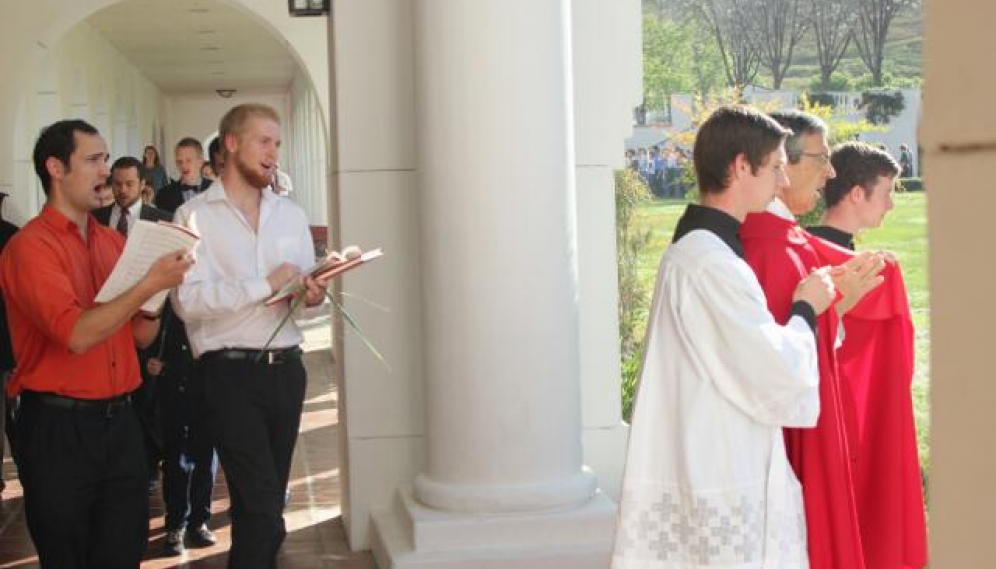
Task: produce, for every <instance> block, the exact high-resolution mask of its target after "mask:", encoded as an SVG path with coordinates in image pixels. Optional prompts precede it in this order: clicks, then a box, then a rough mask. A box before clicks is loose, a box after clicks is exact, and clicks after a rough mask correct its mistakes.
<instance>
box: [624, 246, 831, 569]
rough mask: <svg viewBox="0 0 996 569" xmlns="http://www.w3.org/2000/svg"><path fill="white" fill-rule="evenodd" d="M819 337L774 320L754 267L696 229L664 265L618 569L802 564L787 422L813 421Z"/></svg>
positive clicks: (802, 325) (629, 465)
mask: <svg viewBox="0 0 996 569" xmlns="http://www.w3.org/2000/svg"><path fill="white" fill-rule="evenodd" d="M816 358H817V355H816V340H815V337H814V334H813V331H812V329H811V328H810V327H809V326H808V325H807V324H806V322H805V320H804V319H803V318H801V317H799V316H794V317H792V318H791V319H790V320H789V322H788V324H787V325H786V326H780V325H778V324H777V323H776V322H775V320H774V318H773V317H772V316H771V313H770V312H769V311H768V308H767V303H766V302H765V297H764V292H763V291H762V290H761V286H760V284H759V283H758V281H757V278H756V277H755V276H754V273H753V272H752V271H751V269H750V267H749V266H748V265H747V263H746V262H744V261H743V260H742V259H740V258H739V257H738V256H737V255H736V254H735V253H734V252H733V251H732V250H731V249H730V248H729V247H728V246H727V245H726V244H725V243H724V242H723V241H722V240H721V239H720V238H719V237H717V236H716V235H715V234H713V233H712V232H710V231H707V230H703V229H696V230H693V231H691V232H689V233H688V234H687V235H685V236H684V237H683V238H681V239H680V240H679V241H678V242H677V243H675V244H673V245H672V246H671V247H670V248H669V249H668V251H667V253H666V254H665V255H664V258H663V260H662V261H661V267H660V271H659V272H658V276H657V284H656V288H655V292H654V302H653V305H652V308H651V313H650V319H649V322H648V325H647V334H646V353H645V355H644V360H643V367H642V370H641V373H640V386H639V392H638V394H637V399H636V408H635V412H634V414H633V424H632V428H631V431H630V439H629V451H628V452H629V454H628V459H627V462H626V472H625V475H624V478H623V492H622V500H621V503H620V520H619V527H618V530H617V534H616V543H615V551H614V553H613V558H612V567H613V568H615V569H636V568H640V569H651V568H654V569H657V568H668V569H678V568H683V569H684V568H693V567H694V568H700V567H708V568H716V569H719V568H722V569H760V568H764V569H799V568H808V566H809V563H808V559H807V555H806V525H805V523H806V522H805V515H804V511H803V504H802V492H801V487H800V485H799V481H798V479H797V478H796V477H795V474H794V473H793V472H792V468H791V466H790V465H789V463H788V460H787V458H786V456H785V443H784V440H783V438H782V427H812V426H814V425H815V424H816V419H817V417H818V415H819V388H818V384H819V372H818V369H817V359H816Z"/></svg>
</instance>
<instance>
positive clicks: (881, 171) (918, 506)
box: [809, 142, 927, 569]
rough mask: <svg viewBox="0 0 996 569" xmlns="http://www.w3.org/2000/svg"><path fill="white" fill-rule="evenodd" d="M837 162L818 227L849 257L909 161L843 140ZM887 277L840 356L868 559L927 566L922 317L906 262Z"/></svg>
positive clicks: (883, 566)
mask: <svg viewBox="0 0 996 569" xmlns="http://www.w3.org/2000/svg"><path fill="white" fill-rule="evenodd" d="M830 161H831V163H832V164H833V168H834V170H835V171H836V172H837V177H836V178H834V179H832V180H830V181H828V182H827V186H826V189H825V190H824V192H823V199H824V202H825V204H826V208H827V209H826V213H825V214H824V215H823V220H822V225H819V226H816V227H810V228H809V232H810V233H812V234H813V235H816V236H818V237H820V238H822V239H823V240H825V241H821V240H820V239H817V240H814V241H813V242H812V244H813V246H814V248H816V250H817V253H818V254H819V255H820V256H821V257H822V258H823V259H824V260H825V261H826V262H830V263H843V262H846V261H847V260H848V259H850V258H852V257H853V256H854V253H853V252H852V251H853V250H854V235H855V234H856V233H857V232H859V231H862V230H865V229H870V228H873V227H878V226H879V225H881V224H882V220H883V219H884V218H885V216H886V214H888V213H889V211H890V210H892V205H893V204H892V190H893V187H894V186H895V184H896V177H897V176H898V175H899V174H900V169H901V167H900V165H899V164H897V163H896V161H895V160H894V159H893V158H892V157H891V156H889V154H887V153H886V152H883V151H881V150H879V149H877V148H875V147H874V146H871V145H869V144H865V143H862V142H848V143H846V144H842V145H840V146H838V147H837V148H835V149H834V152H833V156H832V157H831V159H830ZM827 242H829V243H827ZM831 244H832V245H831ZM834 245H837V246H836V247H835V246H834ZM882 276H883V277H884V278H885V282H884V283H883V285H882V286H881V287H880V288H878V289H876V290H875V291H872V292H871V293H869V294H868V295H867V296H866V297H865V298H863V299H861V302H859V303H858V304H857V305H856V306H855V307H854V308H852V309H851V310H850V311H849V312H848V313H847V316H845V317H844V318H843V325H844V328H845V329H846V330H847V334H846V336H845V338H844V343H843V345H841V347H840V348H839V349H838V350H837V360H838V362H839V366H840V376H841V380H842V382H843V383H844V384H846V385H847V386H848V387H849V391H850V393H851V395H852V397H853V399H854V405H855V410H856V416H857V421H856V426H857V429H856V441H855V442H856V444H855V445H854V446H855V448H856V450H857V454H858V460H857V462H856V463H855V468H854V471H853V474H854V490H855V498H856V501H857V508H858V520H859V522H860V523H861V544H862V546H863V547H864V551H865V565H866V567H867V568H868V569H918V568H920V567H923V566H924V565H926V564H927V529H926V520H925V516H924V506H923V486H922V479H921V477H920V461H919V457H918V456H917V454H918V453H917V442H916V424H915V423H914V420H913V398H912V393H911V386H912V382H913V361H914V354H913V339H914V338H913V318H912V316H911V315H910V305H909V299H908V297H907V295H906V285H905V284H904V282H903V273H902V269H900V268H899V264H898V263H897V262H896V261H895V260H892V261H891V262H889V263H888V264H887V266H886V268H885V270H884V271H883V272H882Z"/></svg>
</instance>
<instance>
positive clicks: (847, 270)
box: [792, 251, 895, 316]
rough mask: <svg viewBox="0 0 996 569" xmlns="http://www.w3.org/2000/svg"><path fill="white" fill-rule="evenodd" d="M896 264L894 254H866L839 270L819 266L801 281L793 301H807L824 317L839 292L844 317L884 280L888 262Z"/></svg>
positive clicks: (840, 306) (839, 306) (838, 306)
mask: <svg viewBox="0 0 996 569" xmlns="http://www.w3.org/2000/svg"><path fill="white" fill-rule="evenodd" d="M887 260H888V261H893V262H894V261H895V258H894V257H893V256H892V254H891V253H882V252H878V251H865V252H863V253H858V254H857V255H855V256H854V257H853V258H851V259H850V260H849V261H847V262H846V263H844V264H841V265H837V266H836V267H820V268H818V269H813V270H812V272H810V274H809V275H808V276H807V277H806V278H804V279H803V280H802V281H800V282H799V286H798V287H796V292H795V294H794V295H793V298H792V300H793V301H796V300H804V301H806V302H808V303H809V304H810V305H811V306H812V307H813V309H814V310H815V312H816V313H817V314H822V313H823V311H824V310H826V309H827V308H828V307H829V306H830V304H832V302H833V299H834V298H835V294H836V292H840V295H841V298H840V300H839V301H838V302H837V304H836V309H837V313H838V314H839V315H841V316H843V315H844V314H846V313H847V312H848V311H849V310H851V309H852V308H854V306H855V305H856V304H857V303H858V301H859V300H861V299H862V298H864V296H865V295H866V294H868V293H869V292H871V291H872V290H874V289H875V287H877V286H878V285H880V284H882V281H884V280H885V277H883V276H882V275H881V274H880V273H881V272H882V270H883V269H885V263H886V261H887Z"/></svg>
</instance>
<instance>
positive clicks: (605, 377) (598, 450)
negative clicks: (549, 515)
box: [571, 0, 643, 499]
mask: <svg viewBox="0 0 996 569" xmlns="http://www.w3.org/2000/svg"><path fill="white" fill-rule="evenodd" d="M571 9H572V21H571V24H572V30H571V36H572V47H573V58H572V65H573V78H574V127H575V148H576V153H575V180H576V189H577V192H576V195H577V249H578V293H579V295H578V316H579V318H578V334H579V337H580V348H581V349H580V353H581V356H580V358H581V361H580V367H579V369H580V370H581V411H582V422H583V426H584V431H583V437H584V438H583V445H584V461H585V464H587V465H588V466H590V467H592V469H593V470H594V471H595V474H596V475H597V476H598V480H599V485H600V487H601V489H602V490H603V491H604V492H605V493H606V494H608V495H609V496H611V497H612V498H614V499H618V498H619V491H620V486H621V485H622V470H623V464H624V462H625V456H626V441H627V436H628V428H627V426H626V425H625V424H624V423H623V422H622V410H621V400H620V399H621V397H620V392H621V388H620V367H619V365H620V354H619V324H618V322H619V311H618V298H619V290H618V273H617V268H616V267H617V265H616V217H615V183H614V178H613V170H616V169H619V168H622V167H623V165H622V156H623V146H624V140H625V139H626V137H627V136H629V135H630V134H631V130H632V128H631V125H632V108H633V107H635V106H636V105H638V104H639V102H640V100H641V98H642V87H643V85H642V83H643V80H642V65H641V63H640V61H641V54H642V33H641V29H640V23H641V19H640V2H639V0H573V2H572V6H571Z"/></svg>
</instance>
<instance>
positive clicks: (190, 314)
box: [173, 181, 315, 357]
mask: <svg viewBox="0 0 996 569" xmlns="http://www.w3.org/2000/svg"><path fill="white" fill-rule="evenodd" d="M174 221H175V222H176V223H178V224H180V225H183V226H185V227H189V228H190V229H192V230H194V231H195V232H197V233H198V234H199V235H200V236H201V239H200V241H199V242H198V243H197V245H196V246H195V247H194V251H193V256H194V260H195V262H194V266H193V267H192V268H191V269H190V272H188V273H187V276H186V278H185V279H184V281H183V284H182V285H180V286H179V287H177V288H176V289H175V290H174V292H173V297H174V302H173V306H174V307H175V308H176V311H177V313H178V314H179V315H180V317H181V318H182V319H183V321H184V322H185V323H186V325H187V335H188V336H189V338H190V345H191V347H192V348H193V352H194V356H195V357H199V356H200V355H201V354H204V353H206V352H210V351H213V350H220V349H224V348H245V349H254V350H258V349H262V348H263V347H264V346H265V345H266V341H267V339H269V337H270V335H271V334H272V333H273V331H274V330H276V329H277V327H278V326H279V325H280V322H281V321H282V320H283V319H284V317H285V316H286V315H287V311H288V310H289V309H290V304H289V302H288V301H284V302H278V303H276V304H275V305H273V306H264V305H263V301H264V300H266V298H267V297H269V296H270V294H271V291H270V284H269V282H268V281H267V280H266V277H267V275H269V274H270V273H271V272H273V270H274V269H276V268H277V267H278V266H280V265H281V264H282V263H285V262H287V263H291V264H294V265H297V266H298V267H300V268H301V269H302V270H307V269H308V268H310V267H311V266H312V265H314V263H315V252H314V245H313V243H312V239H311V232H310V230H309V227H308V218H307V215H306V214H305V212H304V210H303V209H302V208H301V207H300V206H299V205H297V204H295V203H294V202H292V201H290V200H288V199H285V198H281V197H278V196H276V195H275V194H274V193H273V192H272V191H271V190H270V189H268V188H267V189H264V190H263V198H262V202H261V203H260V211H259V224H258V229H257V230H256V231H253V230H252V228H251V227H250V225H249V222H248V221H247V220H246V218H245V216H243V215H242V212H241V211H239V209H238V208H237V207H236V206H235V205H234V204H233V203H232V202H231V201H230V200H229V199H228V195H227V194H226V193H225V188H224V186H223V185H222V183H221V181H216V182H215V183H214V184H213V185H212V186H211V187H210V188H208V189H207V190H206V191H204V192H203V193H201V194H199V195H197V196H196V197H195V198H194V199H192V200H190V201H188V202H187V203H185V204H183V205H182V206H181V207H180V208H179V209H178V210H177V211H176V217H175V219H174ZM303 339H304V338H303V336H302V334H301V331H300V330H299V329H298V327H297V325H296V324H295V322H294V320H293V318H291V319H288V321H287V322H286V324H284V326H283V328H281V330H280V332H279V333H278V334H277V335H276V337H275V338H274V339H273V341H272V342H271V343H270V346H269V347H270V349H279V348H288V347H291V346H296V345H298V344H300V343H301V342H302V341H303Z"/></svg>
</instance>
